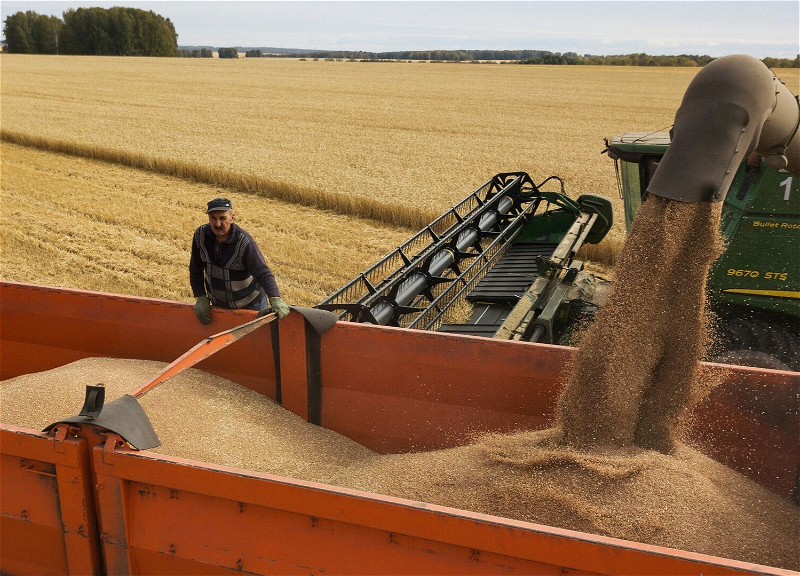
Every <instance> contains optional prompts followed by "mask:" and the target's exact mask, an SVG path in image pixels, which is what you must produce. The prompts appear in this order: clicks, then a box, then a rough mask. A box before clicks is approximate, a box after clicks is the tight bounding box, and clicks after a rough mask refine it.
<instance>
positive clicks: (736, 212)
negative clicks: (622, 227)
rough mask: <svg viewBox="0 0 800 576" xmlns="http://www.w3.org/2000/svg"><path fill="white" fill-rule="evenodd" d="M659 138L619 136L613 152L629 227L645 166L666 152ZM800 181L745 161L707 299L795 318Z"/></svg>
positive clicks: (799, 290)
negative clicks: (617, 159)
mask: <svg viewBox="0 0 800 576" xmlns="http://www.w3.org/2000/svg"><path fill="white" fill-rule="evenodd" d="M667 145H668V139H665V138H664V135H663V134H655V135H647V134H645V135H639V134H632V135H624V136H618V137H615V138H614V139H612V141H611V143H610V148H611V149H612V150H613V151H614V152H615V153H617V155H618V156H619V157H620V160H619V161H618V162H619V166H620V185H621V186H622V195H623V201H624V204H625V224H626V227H627V228H630V225H631V222H633V218H634V217H635V215H636V212H638V210H639V208H640V206H641V203H642V200H641V194H642V189H643V188H644V187H646V174H645V171H644V170H643V169H642V168H641V166H643V165H644V163H645V162H647V161H648V160H652V159H653V158H654V157H656V156H658V155H663V153H664V152H666V149H667ZM799 185H800V176H798V175H797V174H790V173H788V172H779V171H777V170H774V169H772V168H769V167H768V166H767V165H766V163H765V162H764V161H763V160H761V161H760V162H759V163H756V164H755V165H752V166H748V165H747V163H743V164H742V165H741V166H740V167H739V169H738V170H737V173H736V176H735V178H734V180H733V182H732V183H731V187H730V190H729V192H728V195H727V196H726V198H725V203H724V205H723V207H722V215H721V219H720V231H721V232H722V234H723V236H724V238H725V241H726V243H727V247H726V250H725V252H724V253H723V254H722V256H720V258H719V259H718V260H717V261H716V262H715V264H714V266H713V267H712V269H711V273H710V276H709V282H708V286H709V291H710V293H711V298H712V301H713V302H715V303H722V304H737V305H743V306H747V307H748V308H755V309H761V310H770V311H774V312H780V313H784V314H789V315H791V316H794V317H798V318H800V191H798V188H799Z"/></svg>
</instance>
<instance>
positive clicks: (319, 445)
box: [0, 358, 800, 570]
mask: <svg viewBox="0 0 800 576" xmlns="http://www.w3.org/2000/svg"><path fill="white" fill-rule="evenodd" d="M163 366H164V364H163V363H161V362H150V361H143V360H120V359H111V358H87V359H83V360H80V361H78V362H74V363H72V364H68V365H67V366H63V367H61V368H57V369H54V370H48V371H46V372H40V373H36V374H28V375H23V376H18V377H17V378H13V379H11V380H7V381H4V382H0V402H1V403H0V419H2V421H3V422H6V423H10V424H14V425H18V426H26V427H32V428H34V429H35V428H41V427H43V426H46V425H47V424H49V423H51V422H53V421H57V420H58V419H59V418H63V417H65V416H71V415H73V414H75V413H76V412H77V411H78V410H79V409H80V404H81V401H82V398H83V392H82V390H83V388H84V385H85V384H95V383H97V382H98V381H102V382H104V383H105V384H106V386H107V387H108V391H107V394H108V399H109V400H110V399H112V398H114V397H118V396H120V395H122V394H124V393H126V392H130V391H131V390H133V389H135V388H136V387H137V386H139V385H140V384H142V383H144V382H146V381H147V380H148V379H149V378H151V377H152V376H153V375H155V374H156V373H157V372H158V371H159V370H160V369H161V368H162V367H163ZM32 402H34V403H35V404H36V406H37V410H36V411H32V410H31V409H30V406H31V403H32ZM141 404H142V406H143V408H144V409H145V411H146V412H147V414H148V416H149V418H150V419H151V421H152V423H153V426H154V428H155V430H156V432H157V433H158V435H159V436H160V437H161V440H162V443H163V445H162V446H161V447H159V448H157V449H156V450H155V451H157V452H160V453H162V454H169V455H172V456H179V457H183V458H190V459H196V460H201V461H204V462H209V463H215V464H221V465H226V466H233V467H237V468H244V469H247V470H255V471H260V472H267V473H271V474H278V475H281V476H290V477H294V478H299V479H305V480H310V481H315V482H323V483H328V484H333V485H337V486H344V487H348V488H355V489H358V490H366V491H369V492H375V493H378V494H387V495H391V496H397V497H400V498H407V499H411V500H418V501H423V502H429V503H433V504H439V505H443V506H450V507H454V508H460V509H463V510H472V511H476V512H480V513H484V514H491V515H495V516H502V517H506V518H513V519H518V520H524V521H528V522H535V523H537V524H544V525H548V526H555V527H560V528H567V529H571V530H581V531H585V532H590V533H593V534H600V535H605V536H613V537H617V538H625V539H628V540H634V541H638V542H645V543H650V544H655V545H659V546H667V547H670V548H679V549H683V550H688V551H694V552H699V553H704V554H713V555H717V556H724V557H727V558H732V559H736V560H742V561H746V562H757V563H760V564H767V565H770V566H777V567H782V568H786V569H789V570H792V569H797V568H798V567H800V558H799V557H798V548H797V540H798V534H799V531H800V516H798V514H797V508H796V507H795V506H793V505H792V504H791V503H790V502H789V501H788V500H785V499H783V498H781V497H779V496H777V495H775V494H773V493H771V492H770V491H769V490H767V489H765V488H763V487H761V486H759V485H757V484H756V483H754V482H752V481H751V480H749V479H747V478H745V477H743V476H741V475H740V474H738V473H736V472H734V471H732V470H730V469H729V468H727V467H725V466H723V465H722V464H719V463H718V462H715V461H713V460H711V459H710V458H708V457H706V456H704V455H703V454H701V453H699V452H697V451H695V450H692V449H690V448H688V447H686V446H684V445H679V446H678V449H677V450H676V452H675V454H673V455H665V454H660V453H658V452H655V451H650V450H643V449H641V448H636V447H627V448H621V449H610V448H603V449H596V450H592V451H577V450H572V449H569V448H566V449H565V448H564V447H563V446H561V445H560V444H559V443H558V439H557V438H556V437H555V436H554V433H553V431H552V430H545V431H538V432H521V433H517V434H511V435H489V436H486V437H483V438H480V439H479V440H477V441H476V442H475V443H473V444H470V445H467V446H460V447H456V448H450V449H446V450H436V451H432V452H419V453H411V454H388V455H378V454H375V453H374V452H372V451H370V450H368V449H366V448H364V447H363V446H360V445H358V444H356V443H355V442H353V441H351V440H349V439H347V438H345V437H343V436H341V435H339V434H336V433H334V432H332V431H331V430H325V429H324V428H320V427H319V426H314V425H311V424H308V423H306V422H304V421H303V420H302V419H300V418H298V417H297V416H295V415H294V414H291V413H290V412H288V411H286V410H284V409H283V408H282V407H280V406H279V405H278V404H276V403H275V402H273V401H272V400H270V399H268V398H265V397H263V396H261V395H259V394H257V393H255V392H252V391H250V390H246V389H244V388H242V387H240V386H237V385H236V384H233V383H232V382H230V381H227V380H224V379H222V378H220V377H217V376H213V375H210V374H206V373H203V372H200V371H198V370H188V371H187V372H185V373H183V374H181V375H179V376H178V377H176V378H174V379H173V380H171V381H169V382H167V383H165V384H163V385H162V386H160V387H158V388H156V389H155V390H153V391H152V392H150V393H148V394H146V395H145V396H143V397H142V399H141ZM397 417H402V415H397Z"/></svg>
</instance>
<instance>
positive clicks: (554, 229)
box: [514, 210, 575, 244]
mask: <svg viewBox="0 0 800 576" xmlns="http://www.w3.org/2000/svg"><path fill="white" fill-rule="evenodd" d="M574 223H575V214H574V213H572V212H568V211H566V210H550V211H548V212H543V213H541V214H537V215H536V216H534V217H533V218H531V221H530V222H528V223H527V224H526V225H525V227H524V228H523V229H522V230H521V231H520V233H519V235H518V236H517V237H516V239H515V240H514V242H515V243H516V242H549V243H553V244H558V243H559V242H561V239H562V238H563V237H564V234H566V233H567V230H569V228H570V226H572V225H573V224H574Z"/></svg>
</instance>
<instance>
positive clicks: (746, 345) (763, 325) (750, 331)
mask: <svg viewBox="0 0 800 576" xmlns="http://www.w3.org/2000/svg"><path fill="white" fill-rule="evenodd" d="M719 336H720V337H719V339H718V346H719V348H718V350H719V351H718V352H717V353H716V354H714V355H713V356H712V357H711V358H710V360H711V361H712V362H723V363H727V364H739V365H741V366H754V367H756V368H769V369H772V370H793V371H798V370H800V336H799V335H798V334H797V333H795V331H793V330H791V329H790V328H788V327H787V326H786V325H785V324H783V323H779V322H773V321H770V320H766V319H762V318H747V317H739V318H731V319H730V320H729V321H728V322H725V323H724V328H723V329H722V330H721V334H720V335H719Z"/></svg>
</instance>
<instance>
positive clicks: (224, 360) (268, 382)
mask: <svg viewBox="0 0 800 576" xmlns="http://www.w3.org/2000/svg"><path fill="white" fill-rule="evenodd" d="M0 309H1V310H2V320H1V321H0V339H1V340H2V346H0V379H7V378H12V377H14V376H18V375H20V374H27V373H31V372H39V371H41V370H49V369H51V368H55V367H57V366H62V365H64V364H67V363H69V362H73V361H75V360H79V359H81V358H86V357H90V356H110V357H116V358H141V359H145V360H160V361H162V362H172V361H173V360H175V359H176V358H178V357H179V356H180V355H181V354H183V353H184V352H186V351H187V350H188V349H189V348H191V347H192V346H194V345H195V344H197V343H198V342H199V341H201V340H202V339H203V338H206V337H208V336H211V335H212V334H216V333H217V332H222V331H223V330H228V329H230V328H233V327H234V326H238V325H240V324H243V323H244V322H247V321H249V320H253V319H254V318H255V316H256V313H255V312H254V311H252V310H218V309H215V310H214V311H213V312H212V320H213V321H212V322H211V324H209V325H207V326H203V325H201V324H200V323H199V322H198V321H197V318H195V316H194V314H193V313H192V306H191V305H190V304H186V303H182V302H170V301H167V300H157V299H154V298H138V297H133V296H121V295H116V294H105V293H102V292H89V291H85V290H65V289H60V288H49V287H46V286H35V285H31V284H20V283H15V282H0ZM270 342H271V340H270V331H269V330H268V329H262V330H258V331H256V332H254V333H253V334H250V335H249V336H248V337H247V338H244V339H243V340H241V341H239V342H236V343H235V344H233V345H232V346H229V347H228V348H226V349H225V350H222V351H221V352H219V353H217V354H214V355H213V356H211V357H210V358H209V359H207V360H204V361H203V362H201V363H200V364H198V366H197V367H198V368H200V369H201V370H206V371H207V372H211V373H213V374H218V375H220V376H222V377H224V378H228V379H229V380H232V381H234V382H237V383H239V384H241V385H243V386H247V387H248V388H251V389H253V390H255V391H257V392H260V393H261V394H264V395H265V396H269V397H270V398H275V368H274V363H273V359H272V355H271V354H268V353H264V351H265V350H270V349H271V343H270Z"/></svg>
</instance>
